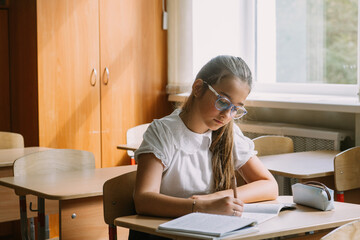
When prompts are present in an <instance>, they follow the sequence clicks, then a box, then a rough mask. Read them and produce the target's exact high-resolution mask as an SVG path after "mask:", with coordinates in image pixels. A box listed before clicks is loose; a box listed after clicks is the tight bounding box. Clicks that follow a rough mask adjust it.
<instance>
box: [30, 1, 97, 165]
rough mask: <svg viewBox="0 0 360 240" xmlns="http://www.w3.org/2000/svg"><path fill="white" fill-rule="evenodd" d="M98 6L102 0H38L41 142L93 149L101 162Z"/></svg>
mask: <svg viewBox="0 0 360 240" xmlns="http://www.w3.org/2000/svg"><path fill="white" fill-rule="evenodd" d="M98 10H99V9H98V1H97V0H77V1H73V0H53V1H48V0H38V1H37V29H38V42H37V43H38V87H39V139H40V146H46V147H53V148H73V149H81V150H87V151H91V152H92V153H94V155H95V159H96V167H100V166H101V156H100V89H99V88H100V80H99V11H98ZM93 69H95V70H96V71H97V79H96V83H95V85H94V86H92V85H91V84H90V82H91V80H93V81H94V77H95V75H94V73H93Z"/></svg>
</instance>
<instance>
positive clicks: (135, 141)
mask: <svg viewBox="0 0 360 240" xmlns="http://www.w3.org/2000/svg"><path fill="white" fill-rule="evenodd" d="M149 125H150V123H145V124H141V125H138V126H135V127H133V128H129V129H128V130H127V132H126V144H129V145H140V144H141V142H142V140H143V135H144V132H145V131H146V129H147V128H148V127H149ZM128 155H129V156H130V157H132V156H134V152H133V151H130V150H129V151H128Z"/></svg>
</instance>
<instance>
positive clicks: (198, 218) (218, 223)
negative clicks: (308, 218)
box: [157, 203, 294, 239]
mask: <svg viewBox="0 0 360 240" xmlns="http://www.w3.org/2000/svg"><path fill="white" fill-rule="evenodd" d="M293 208H294V205H293V204H290V205H288V204H282V203H279V204H258V203H255V204H244V212H243V214H242V217H237V216H226V215H217V214H208V213H199V212H195V213H190V214H187V215H184V216H182V217H179V218H176V219H174V220H171V221H169V222H166V223H163V224H161V225H159V227H158V229H157V231H158V232H162V233H168V234H172V235H180V236H189V237H194V238H199V239H222V238H225V237H229V236H236V235H244V234H249V233H253V232H257V231H258V228H257V224H260V223H262V222H264V221H267V220H269V219H271V218H273V217H276V216H277V215H278V214H279V212H280V211H281V210H282V209H293Z"/></svg>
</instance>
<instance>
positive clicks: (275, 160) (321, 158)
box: [259, 150, 339, 179]
mask: <svg viewBox="0 0 360 240" xmlns="http://www.w3.org/2000/svg"><path fill="white" fill-rule="evenodd" d="M338 153H339V151H326V150H325V151H309V152H295V153H285V154H277V155H269V156H261V157H259V158H260V160H261V161H262V162H263V163H264V165H265V166H266V167H267V169H269V171H270V172H271V173H273V174H276V175H280V176H284V177H290V178H297V179H309V178H318V177H327V176H333V175H334V157H335V155H336V154H338Z"/></svg>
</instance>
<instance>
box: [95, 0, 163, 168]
mask: <svg viewBox="0 0 360 240" xmlns="http://www.w3.org/2000/svg"><path fill="white" fill-rule="evenodd" d="M161 4H162V2H161V0H132V1H129V0H104V1H100V39H101V40H100V43H101V47H100V59H101V60H100V61H101V77H102V84H101V116H102V120H101V126H102V161H103V162H102V166H103V167H109V166H116V165H124V164H129V157H128V156H127V153H126V151H120V150H118V149H116V146H117V145H118V144H121V143H125V142H126V130H127V129H129V128H131V127H134V126H136V125H139V124H142V123H147V122H151V121H152V120H153V119H154V118H160V117H163V116H164V115H166V114H168V113H170V104H169V103H168V101H167V96H166V94H165V87H166V79H167V77H166V72H167V70H166V67H167V65H166V31H164V30H162V28H161V16H162V12H161V11H162V5H161ZM105 68H108V70H109V79H108V78H107V74H106V71H105ZM106 81H108V83H107V84H105V82H106Z"/></svg>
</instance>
